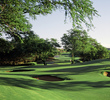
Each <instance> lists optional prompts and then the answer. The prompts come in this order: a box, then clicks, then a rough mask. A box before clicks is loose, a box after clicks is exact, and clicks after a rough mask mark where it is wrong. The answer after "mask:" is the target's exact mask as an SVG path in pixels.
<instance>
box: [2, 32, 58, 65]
mask: <svg viewBox="0 0 110 100" xmlns="http://www.w3.org/2000/svg"><path fill="white" fill-rule="evenodd" d="M22 40H23V43H21V42H20V41H16V40H15V39H12V40H11V41H7V40H5V39H3V38H0V45H1V46H0V64H5V65H6V64H12V65H16V64H18V63H19V62H20V61H22V62H23V63H27V61H28V60H27V58H29V57H31V60H30V61H32V60H33V61H37V60H42V62H43V63H44V65H46V60H47V59H48V58H49V57H53V56H54V55H55V54H56V53H57V52H58V51H57V47H60V45H59V43H58V42H57V40H56V39H54V38H51V39H50V40H49V39H46V40H44V39H42V38H40V37H39V36H38V35H36V34H34V32H33V31H30V35H27V36H25V37H22Z"/></svg>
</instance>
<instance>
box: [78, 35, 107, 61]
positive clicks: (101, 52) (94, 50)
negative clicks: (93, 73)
mask: <svg viewBox="0 0 110 100" xmlns="http://www.w3.org/2000/svg"><path fill="white" fill-rule="evenodd" d="M83 44H84V45H85V48H83V49H82V51H80V52H79V56H80V57H81V58H82V60H83V61H91V60H95V59H103V58H109V51H108V50H107V49H106V48H105V47H103V46H102V45H101V44H99V43H98V42H97V41H96V40H95V39H93V38H91V37H89V38H88V41H87V42H86V44H85V43H83Z"/></svg>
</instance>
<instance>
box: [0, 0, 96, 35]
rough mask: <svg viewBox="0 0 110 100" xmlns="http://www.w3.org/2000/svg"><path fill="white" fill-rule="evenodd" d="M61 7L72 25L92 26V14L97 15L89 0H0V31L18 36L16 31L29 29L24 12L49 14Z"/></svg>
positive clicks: (34, 16) (32, 14) (29, 25)
mask: <svg viewBox="0 0 110 100" xmlns="http://www.w3.org/2000/svg"><path fill="white" fill-rule="evenodd" d="M57 9H62V10H64V12H65V16H69V17H70V18H71V19H72V21H73V26H76V25H78V26H81V23H85V24H86V26H87V27H89V26H92V20H93V16H96V15H98V13H97V10H95V8H94V7H93V3H92V2H91V1H90V0H0V32H1V33H2V34H4V33H5V34H9V33H7V32H8V31H9V32H11V33H10V34H9V35H11V36H19V35H18V34H16V32H18V31H23V32H26V31H29V30H30V28H31V27H32V25H31V24H30V23H29V20H28V17H26V14H29V16H31V17H32V18H34V19H35V18H36V15H47V14H51V13H52V12H53V11H54V10H57Z"/></svg>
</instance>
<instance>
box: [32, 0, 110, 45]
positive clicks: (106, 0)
mask: <svg viewBox="0 0 110 100" xmlns="http://www.w3.org/2000/svg"><path fill="white" fill-rule="evenodd" d="M91 1H93V6H94V7H95V9H96V10H98V12H99V14H100V15H101V17H94V20H93V24H94V26H95V28H94V29H92V30H90V31H89V32H88V34H89V36H91V37H92V38H94V39H96V40H97V42H98V43H100V44H102V45H103V46H104V47H110V39H109V38H110V13H109V12H110V11H109V10H110V0H91ZM64 20H65V16H64V12H63V11H59V10H58V11H56V12H53V13H52V14H49V15H46V16H41V15H39V16H37V20H32V19H31V18H30V22H31V23H32V25H33V27H32V30H33V31H34V32H35V33H36V34H38V35H39V37H41V38H44V39H46V38H48V39H50V38H56V39H57V40H58V41H60V38H61V37H62V36H63V34H64V33H67V30H70V29H71V28H72V21H71V20H69V19H67V23H66V24H65V23H64Z"/></svg>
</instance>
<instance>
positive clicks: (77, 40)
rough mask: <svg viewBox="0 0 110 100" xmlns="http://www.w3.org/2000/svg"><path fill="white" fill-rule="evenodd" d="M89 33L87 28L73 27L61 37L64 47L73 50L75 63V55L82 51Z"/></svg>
mask: <svg viewBox="0 0 110 100" xmlns="http://www.w3.org/2000/svg"><path fill="white" fill-rule="evenodd" d="M87 37H88V36H87V33H86V31H85V30H83V31H82V30H79V29H76V28H75V29H71V30H69V31H68V34H64V35H63V37H62V38H61V41H62V44H63V45H64V49H66V50H67V51H70V52H71V55H72V59H71V60H72V63H74V56H75V54H76V53H78V52H80V50H81V49H82V47H83V42H85V41H87Z"/></svg>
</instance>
